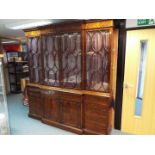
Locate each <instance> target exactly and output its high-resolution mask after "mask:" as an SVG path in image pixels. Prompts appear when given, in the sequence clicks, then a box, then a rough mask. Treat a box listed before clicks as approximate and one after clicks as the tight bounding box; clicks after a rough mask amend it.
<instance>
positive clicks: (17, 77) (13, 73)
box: [7, 52, 29, 93]
mask: <svg viewBox="0 0 155 155" xmlns="http://www.w3.org/2000/svg"><path fill="white" fill-rule="evenodd" d="M27 55H28V53H27V52H7V62H8V73H9V81H10V92H11V93H21V79H22V78H25V77H28V76H29V68H28V61H26V59H25V58H26V57H27Z"/></svg>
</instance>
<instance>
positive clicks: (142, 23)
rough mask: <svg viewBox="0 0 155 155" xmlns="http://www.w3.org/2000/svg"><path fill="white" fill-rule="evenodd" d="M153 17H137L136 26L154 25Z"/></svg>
mask: <svg viewBox="0 0 155 155" xmlns="http://www.w3.org/2000/svg"><path fill="white" fill-rule="evenodd" d="M154 24H155V19H138V20H137V26H145V25H146V26H149V25H154Z"/></svg>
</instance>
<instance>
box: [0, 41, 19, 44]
mask: <svg viewBox="0 0 155 155" xmlns="http://www.w3.org/2000/svg"><path fill="white" fill-rule="evenodd" d="M10 43H17V41H14V40H10V41H2V44H10Z"/></svg>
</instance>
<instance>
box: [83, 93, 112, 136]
mask: <svg viewBox="0 0 155 155" xmlns="http://www.w3.org/2000/svg"><path fill="white" fill-rule="evenodd" d="M108 103H110V100H109V99H105V98H103V97H95V96H89V95H85V97H84V111H85V113H84V129H85V130H86V131H89V132H92V133H93V132H94V133H99V134H107V133H108V127H109V124H108V121H109V111H110V106H109V104H108Z"/></svg>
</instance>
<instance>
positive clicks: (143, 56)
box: [135, 41, 147, 116]
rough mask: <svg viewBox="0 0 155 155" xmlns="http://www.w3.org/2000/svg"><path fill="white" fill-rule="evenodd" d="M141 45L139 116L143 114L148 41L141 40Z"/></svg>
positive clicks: (136, 105) (136, 110) (138, 88)
mask: <svg viewBox="0 0 155 155" xmlns="http://www.w3.org/2000/svg"><path fill="white" fill-rule="evenodd" d="M140 46H141V56H140V64H139V71H138V72H139V73H138V82H137V93H136V104H135V115H137V116H141V113H142V102H143V92H144V79H145V69H146V51H147V42H146V41H141V43H140Z"/></svg>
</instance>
